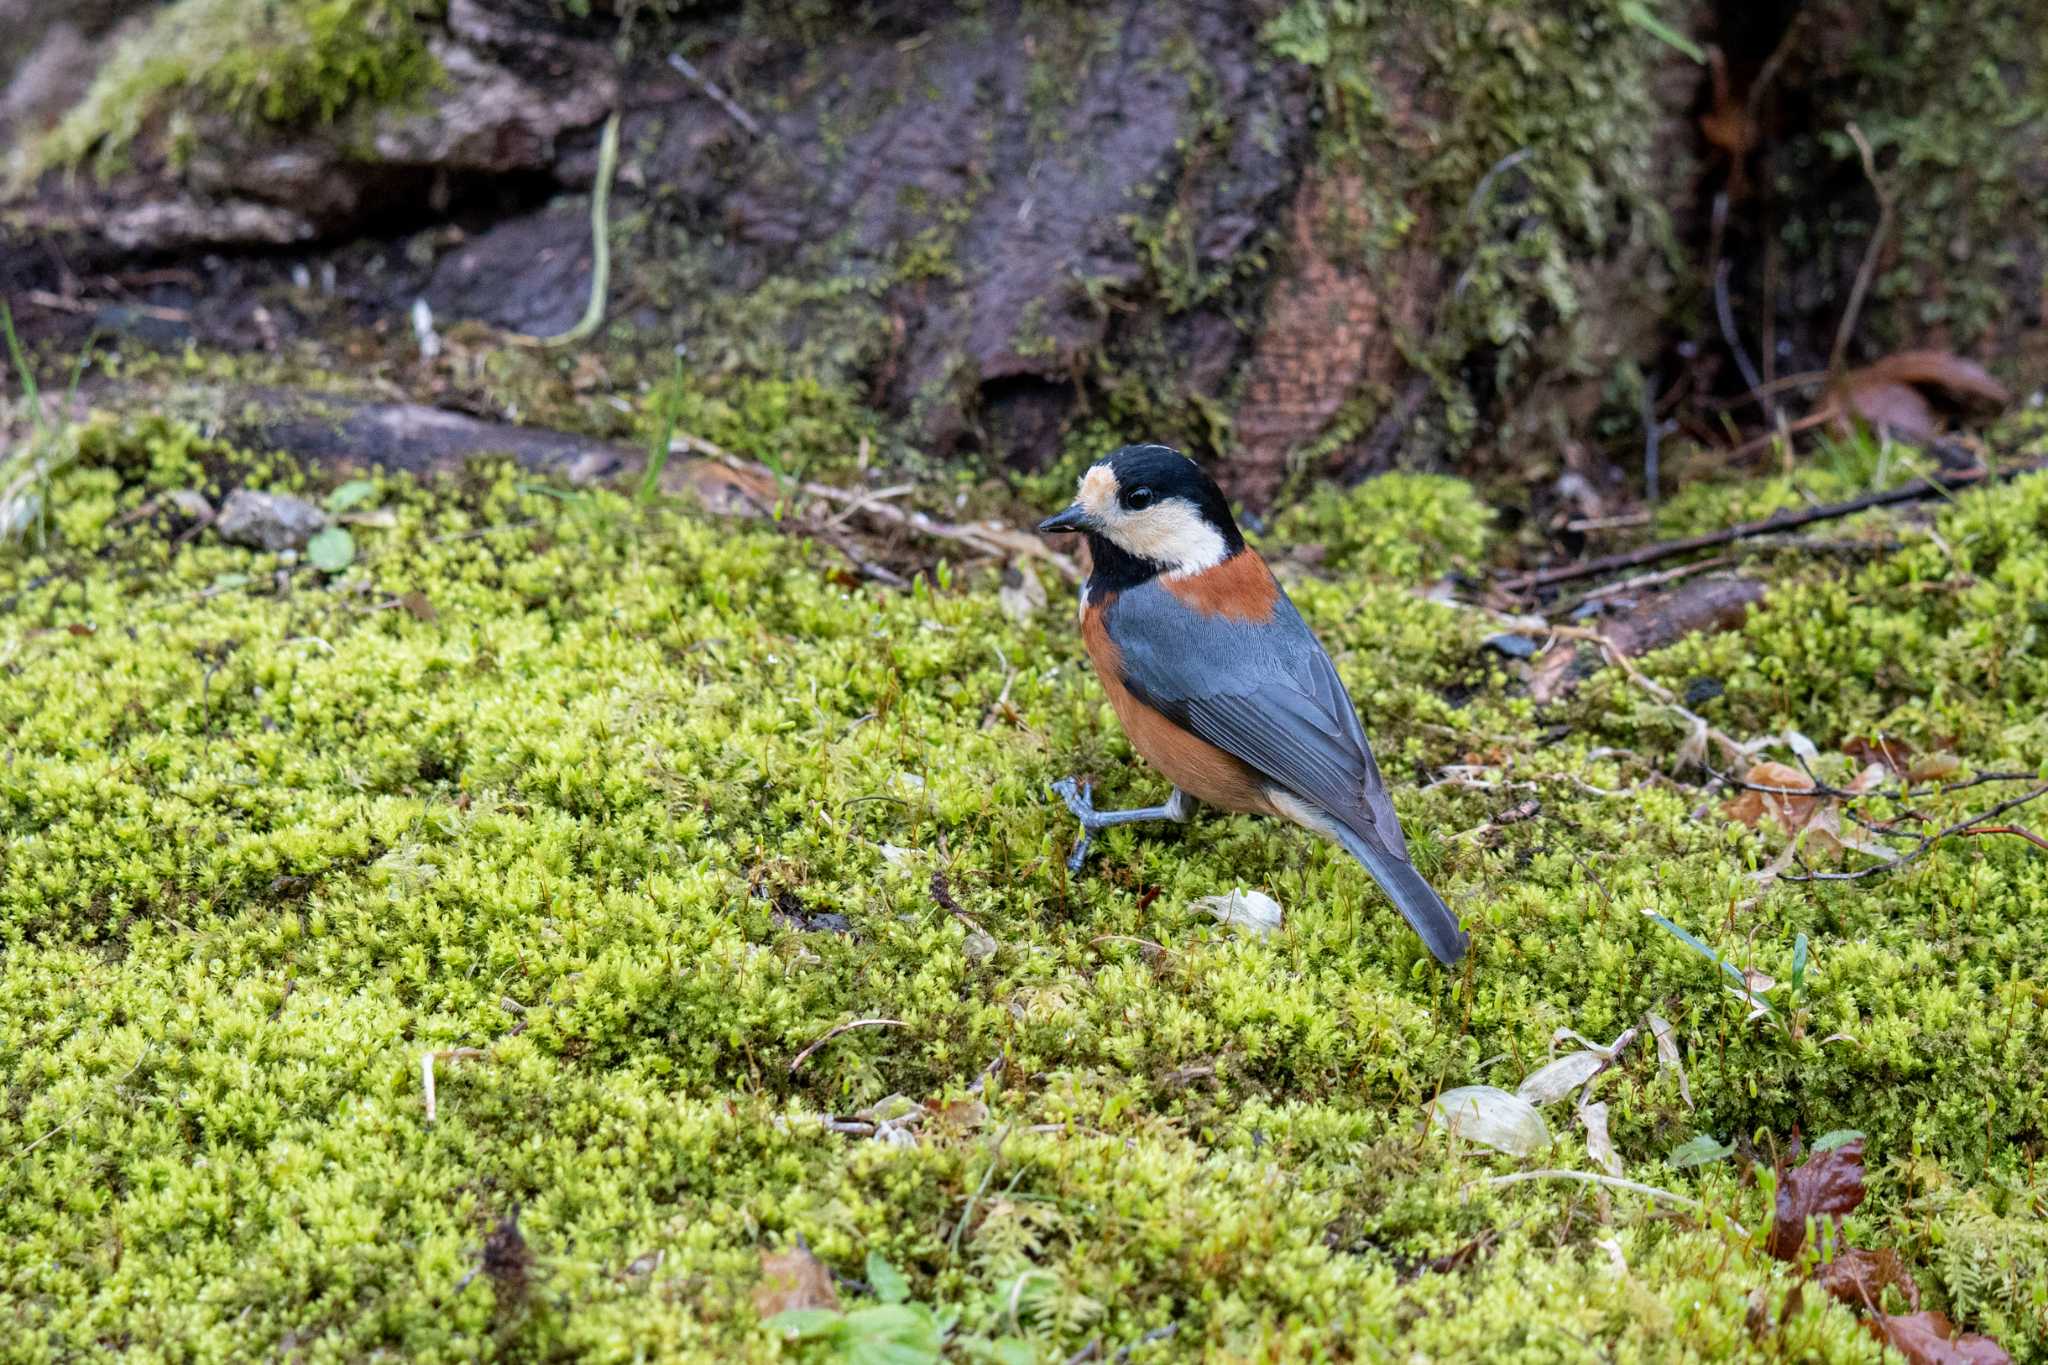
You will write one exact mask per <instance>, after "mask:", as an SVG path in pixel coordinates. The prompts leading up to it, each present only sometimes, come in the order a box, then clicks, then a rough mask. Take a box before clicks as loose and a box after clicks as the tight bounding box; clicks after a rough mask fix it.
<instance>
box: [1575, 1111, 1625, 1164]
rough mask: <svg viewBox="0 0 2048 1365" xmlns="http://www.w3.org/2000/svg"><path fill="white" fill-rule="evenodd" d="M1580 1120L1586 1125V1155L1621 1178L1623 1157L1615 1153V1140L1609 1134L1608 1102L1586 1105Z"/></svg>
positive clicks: (1580, 1114) (1580, 1113)
mask: <svg viewBox="0 0 2048 1365" xmlns="http://www.w3.org/2000/svg"><path fill="white" fill-rule="evenodd" d="M1579 1122H1580V1123H1583V1124H1585V1125H1586V1155H1587V1156H1590V1157H1592V1158H1593V1161H1594V1163H1595V1164H1596V1165H1598V1166H1599V1167H1600V1169H1601V1170H1603V1171H1605V1172H1607V1174H1609V1175H1611V1176H1613V1177H1614V1178H1615V1179H1617V1180H1619V1179H1620V1178H1621V1158H1620V1157H1618V1156H1616V1155H1615V1154H1614V1140H1613V1139H1612V1138H1610V1137H1608V1136H1607V1102H1606V1101H1605V1100H1602V1101H1601V1102H1600V1103H1598V1104H1589V1105H1585V1106H1584V1107H1582V1108H1581V1109H1580V1110H1579Z"/></svg>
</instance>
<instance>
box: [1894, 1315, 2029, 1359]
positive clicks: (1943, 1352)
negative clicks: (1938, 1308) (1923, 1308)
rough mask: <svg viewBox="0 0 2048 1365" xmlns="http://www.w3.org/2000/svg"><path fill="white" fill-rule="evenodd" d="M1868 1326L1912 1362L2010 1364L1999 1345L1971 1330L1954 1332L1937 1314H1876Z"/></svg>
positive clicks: (2003, 1349)
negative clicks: (1962, 1332)
mask: <svg viewBox="0 0 2048 1365" xmlns="http://www.w3.org/2000/svg"><path fill="white" fill-rule="evenodd" d="M1868 1326H1869V1328H1870V1334H1871V1335H1872V1336H1874V1337H1876V1338H1877V1339H1878V1340H1879V1341H1881V1342H1883V1343H1884V1344H1885V1345H1887V1346H1889V1347H1891V1348H1892V1349H1893V1350H1894V1351H1897V1352H1898V1353H1899V1354H1900V1355H1902V1356H1904V1357H1905V1358H1906V1359H1907V1360H1909V1361H1911V1362H1912V1365H2012V1357H2011V1356H2010V1355H2008V1354H2006V1350H2005V1348H2004V1347H2003V1346H2000V1345H1999V1344H1998V1343H1997V1342H1995V1341H1993V1340H1992V1339H1991V1338H1990V1337H1986V1336H1979V1335H1977V1334H1976V1333H1974V1332H1965V1333H1964V1334H1963V1335H1961V1336H1957V1335H1955V1330H1956V1329H1955V1324H1953V1323H1951V1322H1950V1321H1949V1320H1948V1319H1947V1318H1946V1317H1944V1316H1943V1315H1942V1314H1940V1313H1933V1312H1929V1313H1902V1314H1899V1315H1896V1316H1893V1315H1888V1314H1884V1313H1879V1314H1877V1315H1876V1316H1874V1317H1872V1318H1870V1319H1869V1320H1868Z"/></svg>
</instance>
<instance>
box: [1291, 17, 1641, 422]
mask: <svg viewBox="0 0 2048 1365" xmlns="http://www.w3.org/2000/svg"><path fill="white" fill-rule="evenodd" d="M1641 8H1642V7H1641V6H1639V5H1636V4H1634V3H1632V2H1631V0H1598V2H1597V3H1592V4H1581V5H1572V6H1555V5H1553V6H1539V7H1517V8H1515V9H1513V10H1506V9H1502V8H1500V7H1497V6H1487V5H1469V4H1457V5H1435V6H1420V5H1403V4H1389V3H1382V2H1381V0H1362V2H1360V0H1296V3H1294V4H1292V5H1290V6H1289V7H1288V8H1287V9H1285V10H1284V11H1282V12H1281V13H1280V14H1279V15H1278V16H1277V17H1275V18H1274V19H1272V20H1271V21H1269V22H1268V24H1267V25H1266V28H1265V37H1266V41H1267V42H1268V43H1269V44H1270V45H1271V47H1272V48H1273V50H1274V51H1275V52H1276V53H1278V54H1279V55H1281V56H1283V57H1287V58H1290V59H1293V60H1296V61H1300V62H1303V63H1306V64H1307V65H1309V66H1311V67H1313V68H1315V69H1316V71H1317V72H1318V74H1319V76H1320V103H1321V105H1322V110H1323V130H1322V133H1321V135H1320V138H1319V144H1318V148H1317V152H1316V155H1317V158H1318V160H1319V161H1320V163H1321V164H1322V166H1323V167H1324V168H1326V170H1327V172H1328V173H1329V174H1330V175H1331V176H1332V177H1333V179H1334V181H1335V183H1337V184H1339V185H1342V186H1343V187H1344V192H1343V193H1342V194H1340V195H1333V196H1331V198H1332V200H1333V205H1332V210H1331V213H1332V218H1331V221H1330V222H1329V223H1328V224H1326V225H1325V226H1324V236H1325V238H1326V241H1327V243H1328V246H1329V249H1330V250H1331V252H1332V254H1333V256H1334V257H1335V258H1336V259H1339V260H1345V261H1349V262H1351V263H1352V264H1353V265H1354V268H1356V269H1359V270H1361V271H1363V272H1365V273H1367V274H1373V275H1381V276H1384V277H1386V278H1388V279H1390V280H1392V281H1394V282H1395V284H1394V287H1395V288H1397V289H1421V290H1422V291H1423V292H1424V293H1425V295H1426V296H1427V297H1429V298H1431V299H1435V298H1436V296H1437V295H1438V293H1439V291H1441V292H1442V295H1443V297H1442V299H1441V302H1440V303H1437V304H1435V305H1434V306H1433V310H1432V316H1431V317H1430V318H1429V320H1428V322H1427V323H1426V325H1425V326H1424V327H1423V328H1422V329H1421V334H1419V335H1412V336H1406V337H1403V338H1402V346H1403V350H1404V352H1405V353H1406V355H1407V357H1408V359H1409V361H1410V363H1412V364H1414V365H1415V366H1417V367H1418V368H1420V369H1422V370H1423V371H1425V372H1426V373H1428V374H1430V375H1431V376H1432V377H1434V378H1435V380H1436V381H1437V385H1438V389H1439V392H1440V394H1441V396H1442V398H1443V399H1444V400H1445V411H1444V415H1443V417H1442V418H1441V419H1440V420H1435V421H1432V422H1431V423H1430V424H1429V425H1430V426H1431V427H1433V428H1434V429H1433V430H1424V431H1422V432H1420V433H1419V434H1418V436H1417V437H1416V438H1415V440H1414V441H1413V442H1411V444H1419V445H1421V446H1424V447H1427V448H1430V449H1432V450H1434V451H1435V452H1439V453H1449V454H1457V453H1461V452H1463V451H1464V450H1466V449H1468V448H1470V447H1471V446H1473V445H1474V444H1477V443H1482V442H1484V441H1486V440H1488V439H1489V438H1490V437H1491V435H1492V433H1491V432H1490V431H1489V430H1485V429H1482V428H1481V425H1480V424H1481V421H1482V418H1484V417H1487V416H1491V415H1498V413H1499V412H1501V411H1502V410H1503V400H1504V402H1505V406H1506V407H1507V408H1512V407H1514V406H1515V405H1517V404H1518V402H1519V400H1520V399H1521V398H1522V397H1523V396H1525V395H1526V393H1527V392H1528V390H1529V389H1530V387H1531V386H1532V384H1533V383H1534V382H1535V381H1537V380H1538V379H1544V380H1547V381H1551V382H1555V381H1558V380H1561V379H1567V378H1569V379H1586V378H1597V377H1598V375H1599V374H1600V373H1601V372H1602V371H1603V369H1604V368H1605V367H1606V366H1607V365H1608V364H1609V363H1610V357H1609V356H1608V355H1607V354H1606V352H1607V350H1608V349H1610V348H1609V347H1608V345H1607V344H1606V342H1605V341H1604V340H1603V332H1604V330H1605V329H1608V328H1610V327H1612V326H1614V325H1616V321H1617V319H1616V318H1615V317H1612V316H1610V314H1615V315H1621V314H1624V313H1625V312H1626V311H1627V309H1628V308H1631V307H1633V308H1638V309H1639V308H1640V306H1641V304H1640V300H1641V298H1642V297H1643V295H1644V293H1645V292H1646V291H1650V292H1654V291H1655V290H1657V289H1658V288H1659V287H1660V280H1659V269H1658V268H1659V264H1660V262H1661V261H1663V260H1664V259H1666V258H1667V257H1668V256H1669V254H1670V253H1671V250H1672V244H1671V240H1670V226H1669V215H1668V212H1667V209H1666V206H1665V203H1664V200H1665V198H1666V191H1665V188H1664V183H1663V177H1664V174H1665V172H1663V171H1661V170H1660V169H1659V166H1658V162H1657V160H1656V157H1655V155H1654V154H1653V140H1654V137H1655V134H1656V132H1657V127H1658V122H1659V115H1658V110H1657V107H1656V103H1655V100H1654V98H1653V94H1652V91H1651V81H1652V78H1653V75H1654V73H1655V70H1656V68H1657V65H1658V62H1659V61H1660V60H1663V59H1664V58H1665V57H1667V56H1668V52H1667V51H1666V49H1665V48H1663V47H1662V46H1661V44H1660V42H1659V40H1658V38H1656V37H1655V36H1654V35H1653V34H1652V33H1651V32H1650V31H1648V30H1647V29H1646V28H1645V27H1644V26H1643V25H1642V24H1641V23H1640V22H1639V21H1638V19H1637V18H1636V17H1634V16H1635V15H1636V14H1639V13H1640V11H1641ZM1418 244H1423V245H1426V247H1427V249H1428V250H1429V251H1430V252H1431V253H1432V254H1434V255H1435V256H1436V257H1437V258H1438V261H1439V262H1440V266H1441V272H1440V275H1438V276H1436V277H1435V278H1429V277H1425V278H1422V279H1420V280H1417V279H1414V278H1412V277H1413V276H1414V274H1415V265H1414V263H1413V261H1412V260H1405V259H1404V257H1403V256H1402V255H1401V254H1400V253H1412V251H1413V250H1414V248H1415V247H1416V246H1417V245H1418ZM1623 263H1626V265H1625V266H1624V265H1623ZM1616 273H1619V274H1620V275H1622V276H1625V277H1626V278H1627V280H1628V284H1627V289H1626V294H1625V295H1624V294H1623V292H1622V291H1620V290H1617V291H1615V294H1616V296H1615V297H1614V298H1613V299H1605V298H1599V297H1593V298H1589V297H1588V295H1589V291H1593V290H1604V289H1605V288H1606V286H1604V285H1602V284H1601V283H1600V282H1601V281H1602V280H1604V279H1607V278H1608V277H1609V276H1611V275H1614V274H1616ZM1667 273H1668V272H1667ZM1357 397H1358V399H1359V400H1360V402H1359V403H1357V404H1354V410H1353V411H1351V412H1350V413H1348V414H1347V417H1346V423H1347V427H1348V429H1349V431H1351V432H1354V433H1355V432H1361V431H1363V430H1365V429H1366V428H1367V427H1368V426H1369V425H1370V423H1371V421H1372V420H1374V418H1376V417H1377V415H1378V413H1379V412H1381V411H1383V410H1384V406H1385V397H1386V396H1385V395H1374V394H1367V393H1362V394H1360V395H1358V396H1357Z"/></svg>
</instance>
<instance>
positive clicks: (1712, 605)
mask: <svg viewBox="0 0 2048 1365" xmlns="http://www.w3.org/2000/svg"><path fill="white" fill-rule="evenodd" d="M1763 597H1764V585H1763V584H1762V583H1760V582H1758V581H1757V580H1756V579H1753V578H1740V577H1736V576H1733V575H1716V576H1715V577H1712V578H1702V579H1699V580H1697V581H1695V582H1692V583H1688V584H1686V585H1685V586H1684V587H1682V588H1678V589H1676V590H1674V591H1672V592H1668V593H1661V594H1659V595H1657V596H1655V597H1652V598H1648V599H1646V600H1645V601H1644V602H1642V603H1641V604H1640V605H1638V606H1637V607H1636V608H1635V609H1634V610H1632V611H1630V612H1628V613H1626V614H1625V615H1622V616H1618V617H1615V618H1612V619H1610V620H1608V621H1607V622H1605V623H1604V624H1603V625H1602V626H1601V628H1600V633H1601V635H1602V636H1603V637H1605V639H1606V640H1607V642H1608V643H1609V644H1611V645H1612V646H1613V647H1614V648H1615V650H1616V651H1617V652H1619V653H1620V654H1621V655H1622V656H1623V657H1625V658H1635V657H1636V656H1637V655H1641V654H1648V653H1650V652H1651V651H1653V650H1659V649H1663V648H1665V647H1666V646H1668V645H1674V644H1677V643H1678V642H1679V641H1680V640H1682V639H1684V638H1685V637H1686V636H1688V635H1693V634H1696V633H1698V632H1701V631H1722V630H1732V629H1734V628H1735V627H1736V626H1739V625H1741V624H1742V621H1743V618H1744V617H1746V616H1748V615H1749V610H1750V608H1751V607H1753V606H1755V605H1756V604H1757V603H1759V602H1761V601H1762V600H1763ZM1605 663H1606V654H1605V651H1603V650H1602V649H1601V648H1600V647H1599V646H1597V645H1593V644H1589V643H1581V644H1579V645H1578V646H1577V647H1576V648H1574V647H1570V646H1567V645H1565V644H1563V643H1562V642H1560V643H1559V644H1558V645H1557V646H1555V647H1554V648H1553V649H1552V650H1551V651H1550V652H1549V653H1548V654H1546V655H1544V656H1543V657H1542V658H1540V659H1538V660H1537V661H1536V664H1535V666H1534V669H1533V671H1532V672H1531V674H1530V678H1529V696H1530V698H1531V699H1532V700H1534V701H1535V702H1537V703H1539V704H1541V703H1545V702H1552V701H1557V700H1558V699H1560V698H1562V697H1565V696H1568V695H1569V694H1570V693H1571V692H1572V691H1573V690H1574V689H1576V688H1577V687H1578V685H1579V684H1580V683H1582V682H1584V681H1585V680H1586V679H1587V678H1590V677H1592V676H1593V675H1594V674H1595V673H1597V672H1599V671H1600V669H1601V667H1602V665H1604V664H1605Z"/></svg>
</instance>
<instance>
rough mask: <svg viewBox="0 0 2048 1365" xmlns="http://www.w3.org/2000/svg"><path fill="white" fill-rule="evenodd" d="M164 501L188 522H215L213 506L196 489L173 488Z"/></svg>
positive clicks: (165, 495)
mask: <svg viewBox="0 0 2048 1365" xmlns="http://www.w3.org/2000/svg"><path fill="white" fill-rule="evenodd" d="M163 500H164V501H165V502H166V503H169V504H170V507H171V510H172V511H174V512H176V513H177V514H178V515H179V516H181V517H183V518H184V519H185V520H187V521H212V520H213V504H212V503H210V502H208V501H207V500H206V494H204V493H202V492H200V491H199V490H198V489H196V488H173V489H172V490H171V491H170V492H168V493H166V494H164V495H163Z"/></svg>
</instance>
